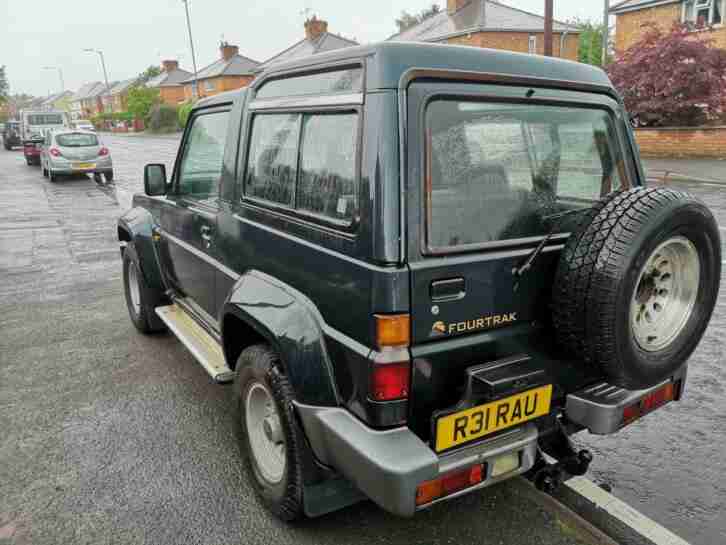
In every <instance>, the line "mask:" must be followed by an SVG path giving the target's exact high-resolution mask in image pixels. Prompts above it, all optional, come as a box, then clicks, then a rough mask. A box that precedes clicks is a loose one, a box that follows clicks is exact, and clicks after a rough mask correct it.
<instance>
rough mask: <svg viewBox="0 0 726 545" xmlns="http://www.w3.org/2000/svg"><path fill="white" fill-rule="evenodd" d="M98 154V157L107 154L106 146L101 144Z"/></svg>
mask: <svg viewBox="0 0 726 545" xmlns="http://www.w3.org/2000/svg"><path fill="white" fill-rule="evenodd" d="M98 155H99V156H100V157H102V156H104V155H108V148H107V147H105V146H102V147H101V149H100V150H98Z"/></svg>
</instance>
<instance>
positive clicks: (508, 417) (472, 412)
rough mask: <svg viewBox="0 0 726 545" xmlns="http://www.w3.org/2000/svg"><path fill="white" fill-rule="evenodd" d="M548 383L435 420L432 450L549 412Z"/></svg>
mask: <svg viewBox="0 0 726 545" xmlns="http://www.w3.org/2000/svg"><path fill="white" fill-rule="evenodd" d="M551 401H552V385H551V384H548V385H547V386H540V387H539V388H534V389H532V390H527V391H526V392H521V393H519V394H515V395H513V396H509V397H505V398H504V399H497V400H496V401H491V402H490V403H486V404H484V405H479V406H477V407H472V408H471V409H466V410H463V411H459V412H456V413H453V414H450V415H447V416H442V417H440V418H439V419H438V420H437V421H436V452H441V451H442V450H446V449H450V448H452V447H456V446H458V445H461V444H463V443H468V442H469V441H474V440H475V439H479V438H481V437H484V436H485V435H489V434H491V433H494V432H496V431H499V430H503V429H506V428H511V427H512V426H516V425H518V424H521V423H523V422H527V421H528V420H532V419H533V418H537V417H539V416H544V415H545V414H547V413H549V412H550V402H551Z"/></svg>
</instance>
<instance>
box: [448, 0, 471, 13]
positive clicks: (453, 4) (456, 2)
mask: <svg viewBox="0 0 726 545" xmlns="http://www.w3.org/2000/svg"><path fill="white" fill-rule="evenodd" d="M468 3H469V0H446V11H448V12H449V15H451V14H453V13H454V12H457V11H459V10H460V9H461V8H463V7H464V6H465V5H466V4H468Z"/></svg>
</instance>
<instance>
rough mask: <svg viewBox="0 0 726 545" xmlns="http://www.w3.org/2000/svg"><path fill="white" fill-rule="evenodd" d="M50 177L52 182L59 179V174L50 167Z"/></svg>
mask: <svg viewBox="0 0 726 545" xmlns="http://www.w3.org/2000/svg"><path fill="white" fill-rule="evenodd" d="M48 178H49V179H50V181H51V182H57V181H58V175H57V174H55V173H54V172H53V169H48Z"/></svg>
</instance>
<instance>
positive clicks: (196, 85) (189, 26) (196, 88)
mask: <svg viewBox="0 0 726 545" xmlns="http://www.w3.org/2000/svg"><path fill="white" fill-rule="evenodd" d="M182 2H183V3H184V11H185V12H186V14H187V31H188V32H189V48H190V49H191V50H192V66H193V67H194V95H195V96H197V97H198V96H199V81H197V56H196V55H195V54H194V40H193V39H192V23H191V22H190V20H189V0H182Z"/></svg>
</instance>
